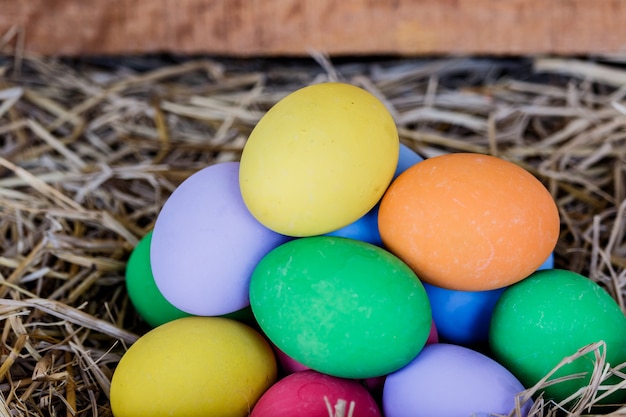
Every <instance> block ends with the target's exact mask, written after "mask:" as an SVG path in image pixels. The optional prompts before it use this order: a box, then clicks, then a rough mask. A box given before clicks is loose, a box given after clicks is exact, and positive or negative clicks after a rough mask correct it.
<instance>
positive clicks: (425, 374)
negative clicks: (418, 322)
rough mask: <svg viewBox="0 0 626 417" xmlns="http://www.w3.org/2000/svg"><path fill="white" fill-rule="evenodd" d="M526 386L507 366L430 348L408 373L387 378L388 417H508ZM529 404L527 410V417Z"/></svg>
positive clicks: (467, 352)
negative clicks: (495, 415)
mask: <svg viewBox="0 0 626 417" xmlns="http://www.w3.org/2000/svg"><path fill="white" fill-rule="evenodd" d="M523 390H524V387H523V386H522V384H521V383H520V382H519V381H518V380H517V379H516V378H515V376H513V374H512V373H511V372H509V371H508V370H507V369H506V368H504V367H503V366H502V365H500V364H499V363H497V362H496V361H494V360H492V359H491V358H489V357H487V356H485V355H483V354H481V353H479V352H476V351H474V350H471V349H468V348H466V347H462V346H457V345H451V344H446V343H437V344H433V345H428V346H426V347H425V348H424V349H423V350H422V351H421V352H420V354H419V355H418V356H417V357H416V358H415V359H414V360H413V361H411V363H409V364H408V365H407V366H405V367H404V368H402V369H400V370H399V371H397V372H394V373H392V374H390V375H388V376H387V379H386V380H385V385H384V387H383V414H384V415H385V417H459V416H475V417H487V416H491V415H493V414H497V415H508V414H509V413H510V412H511V411H513V410H514V409H515V396H516V395H518V394H519V393H520V392H522V391H523ZM529 409H530V404H526V405H524V407H523V408H522V410H523V415H526V414H527V413H528V410H529Z"/></svg>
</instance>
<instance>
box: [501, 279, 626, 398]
mask: <svg viewBox="0 0 626 417" xmlns="http://www.w3.org/2000/svg"><path fill="white" fill-rule="evenodd" d="M599 341H604V343H606V349H605V352H606V360H607V362H608V363H610V364H611V365H613V366H615V365H618V364H621V363H623V362H626V318H624V314H623V313H622V311H621V309H620V307H619V305H618V304H617V302H616V301H615V300H614V299H613V298H611V296H610V295H609V294H608V293H607V292H606V291H605V290H604V289H603V288H602V287H600V286H599V285H598V284H596V283H594V282H593V281H591V280H590V279H588V278H586V277H584V276H582V275H579V274H577V273H575V272H571V271H566V270H561V269H549V270H543V271H538V272H536V273H534V274H532V275H531V276H530V277H528V278H526V279H525V280H523V281H521V282H519V283H517V284H515V285H512V286H511V287H509V288H507V289H506V290H505V291H504V293H503V294H502V295H501V296H500V299H499V300H498V302H497V304H496V306H495V309H494V311H493V315H492V318H491V328H490V333H489V342H490V346H491V349H492V351H493V355H494V358H495V359H496V360H497V361H499V362H500V363H502V364H503V365H504V366H506V367H507V368H508V369H510V370H511V371H512V372H513V373H514V374H515V375H516V376H517V377H518V378H519V379H520V381H522V383H524V384H525V385H527V386H532V385H534V384H535V383H537V382H538V381H539V380H540V379H541V378H543V377H544V376H546V375H547V374H548V372H550V371H551V370H552V369H553V368H554V367H555V366H557V365H558V364H559V362H560V361H561V360H562V359H564V358H565V357H567V356H570V355H574V354H575V353H576V352H577V350H578V349H580V348H583V347H585V346H586V345H589V344H591V343H596V342H599ZM593 362H594V361H593V354H592V353H591V354H589V355H587V356H584V357H581V358H579V359H576V360H574V361H573V362H572V363H569V364H566V365H565V366H563V367H562V368H560V369H559V370H558V371H557V372H556V373H555V374H554V376H553V378H554V379H556V378H559V377H563V376H566V375H572V374H575V373H578V372H582V373H583V377H582V378H576V379H573V380H569V381H564V382H559V383H557V384H555V385H551V386H549V387H547V388H545V398H546V399H554V400H556V401H557V402H558V401H562V400H564V399H566V398H567V397H569V396H570V395H571V394H573V393H575V392H576V391H577V390H578V389H579V388H581V387H584V386H587V385H588V384H589V381H590V377H591V373H592V371H593V366H594V363H593ZM620 395H621V398H622V400H623V399H624V397H625V396H624V394H620Z"/></svg>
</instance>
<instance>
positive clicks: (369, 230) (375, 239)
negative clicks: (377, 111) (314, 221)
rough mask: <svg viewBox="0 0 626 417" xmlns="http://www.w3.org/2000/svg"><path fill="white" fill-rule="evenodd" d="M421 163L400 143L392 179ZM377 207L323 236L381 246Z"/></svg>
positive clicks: (416, 156)
mask: <svg viewBox="0 0 626 417" xmlns="http://www.w3.org/2000/svg"><path fill="white" fill-rule="evenodd" d="M421 161H423V159H422V157H421V156H419V155H418V154H417V153H415V151H413V150H412V149H411V148H409V147H408V146H406V145H405V144H403V143H401V144H400V155H399V157H398V165H397V167H396V172H395V174H394V176H393V179H396V178H397V177H398V176H399V175H400V174H402V173H403V172H404V171H406V170H407V169H409V168H410V167H412V166H413V165H415V164H417V163H418V162H421ZM378 207H379V204H376V205H375V206H374V208H373V209H371V210H370V211H369V212H368V213H367V214H365V215H364V216H363V217H361V218H360V219H358V220H356V221H355V222H353V223H351V224H349V225H347V226H344V227H342V228H341V229H338V230H335V231H333V232H330V233H327V234H326V235H325V236H337V237H346V238H349V239H355V240H361V241H363V242H367V243H371V244H372V245H376V246H383V241H382V239H381V237H380V232H379V231H378Z"/></svg>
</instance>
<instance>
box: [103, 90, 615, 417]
mask: <svg viewBox="0 0 626 417" xmlns="http://www.w3.org/2000/svg"><path fill="white" fill-rule="evenodd" d="M559 226H560V225H559V214H558V210H557V207H556V204H555V202H554V200H553V199H552V197H551V195H550V193H549V192H548V191H547V190H546V189H545V188H544V187H543V185H542V184H541V183H540V182H539V181H538V180H537V179H536V178H535V177H534V176H532V175H531V174H530V173H529V172H527V171H526V170H524V169H522V168H521V167H519V166H517V165H515V164H513V163H511V162H507V161H505V160H502V159H499V158H495V157H492V156H487V155H479V154H470V153H457V154H447V155H442V156H436V157H432V158H429V159H426V160H422V158H421V157H419V156H418V155H417V154H416V153H414V152H413V151H412V150H411V149H410V148H408V147H406V146H404V145H402V144H400V142H399V138H398V133H397V130H396V125H395V123H394V120H393V118H392V117H391V115H390V114H389V112H388V111H387V110H386V108H385V106H384V105H383V104H382V103H381V101H380V100H378V99H377V98H376V97H375V96H374V95H372V94H370V93H369V92H367V91H365V90H363V89H361V88H358V87H356V86H352V85H349V84H344V83H322V84H316V85H312V86H309V87H305V88H302V89H300V90H297V91H295V92H293V93H292V94H290V95H288V96H287V97H285V98H284V99H282V100H281V101H279V102H278V103H277V104H276V105H275V106H274V107H272V108H271V109H270V110H269V111H268V112H267V113H266V115H265V116H264V117H263V118H262V119H261V120H260V121H259V123H258V124H257V126H256V127H255V129H254V130H253V132H252V133H251V135H250V137H249V139H248V141H247V143H246V145H245V147H244V150H243V154H242V157H241V161H240V162H225V163H218V164H215V165H211V166H209V167H207V168H205V169H203V170H200V171H198V172H196V173H195V174H193V175H192V176H190V177H189V178H188V179H186V180H185V181H184V182H183V183H181V184H180V186H179V187H177V188H176V190H175V191H174V192H173V193H172V195H171V196H170V198H169V199H168V200H167V201H166V203H165V205H164V206H163V208H162V210H161V211H160V213H159V215H158V217H157V220H156V223H155V226H154V230H153V231H152V232H151V233H149V234H148V235H146V236H145V237H144V238H143V239H142V240H141V242H140V243H139V244H138V245H137V247H136V248H135V250H134V251H133V253H132V254H131V257H130V259H129V261H128V265H127V274H126V278H127V288H128V293H129V296H130V298H131V301H132V303H133V305H134V306H135V308H136V310H137V311H138V313H139V314H140V315H141V316H142V317H143V318H144V319H145V320H146V322H148V323H149V324H150V325H152V326H153V327H154V329H152V330H151V331H149V332H148V333H146V334H145V335H144V336H142V337H141V338H140V339H139V340H138V341H137V342H136V343H135V344H133V345H132V346H131V347H130V348H129V349H128V351H127V352H126V354H125V355H124V356H123V357H122V359H121V361H120V362H119V364H118V367H117V368H116V370H115V373H114V375H113V379H112V382H111V391H110V400H111V407H112V411H113V414H114V415H115V417H134V416H143V415H151V416H158V415H168V416H221V417H229V416H233V417H243V416H247V415H251V416H253V417H282V416H285V417H286V416H290V417H294V416H307V417H327V416H330V417H333V416H344V417H347V416H352V417H380V416H383V415H384V416H386V417H404V416H407V417H408V416H413V417H416V416H428V417H438V416H471V415H476V416H488V415H491V414H504V415H507V414H509V413H511V412H512V411H513V410H515V409H516V396H517V395H518V394H519V393H520V392H522V391H523V390H524V389H525V388H529V387H531V386H532V385H534V384H535V383H537V382H538V381H540V380H541V378H543V377H544V375H546V374H547V373H548V372H549V371H551V370H552V368H553V367H555V366H556V365H557V364H558V363H559V362H560V361H561V360H562V359H563V358H564V357H565V356H568V355H571V354H574V353H575V352H576V351H577V349H579V348H581V347H583V346H585V345H587V344H590V343H595V342H598V341H603V342H604V343H605V354H606V357H607V362H609V363H610V364H613V365H617V364H619V363H622V362H625V361H626V319H625V318H624V315H623V314H622V312H621V310H620V308H619V306H618V305H617V303H616V302H615V301H614V300H613V299H612V298H611V297H610V296H609V295H608V293H606V292H605V291H604V290H603V289H602V288H601V287H599V286H598V285H597V284H595V283H593V282H592V281H591V280H589V279H587V278H585V277H582V276H580V275H578V274H576V273H573V272H570V271H566V270H558V269H553V268H552V251H553V249H554V247H555V245H556V243H557V240H558V237H559ZM590 359H592V358H589V357H583V358H580V359H578V360H575V361H572V362H571V363H569V364H567V365H566V366H564V367H563V368H561V369H560V370H559V372H557V373H556V374H555V375H554V376H555V377H559V376H564V375H570V374H576V373H580V374H581V376H580V377H579V378H574V379H568V380H566V381H564V382H562V383H558V384H555V385H552V386H550V387H548V388H547V389H546V390H545V392H544V396H545V397H546V398H548V399H554V400H556V401H562V400H565V399H567V398H568V397H569V396H570V395H573V394H575V393H576V392H577V390H579V389H581V388H583V387H585V386H586V385H587V384H588V382H589V378H590V374H591V371H592V369H593V361H592V360H590ZM623 397H624V396H623V395H621V394H619V393H617V394H614V395H613V396H612V397H609V400H610V401H622V400H623V399H624V398H623ZM530 405H531V403H530V402H526V403H525V404H521V406H522V407H521V413H522V414H524V413H527V412H528V410H529V408H530ZM517 406H518V407H519V404H517Z"/></svg>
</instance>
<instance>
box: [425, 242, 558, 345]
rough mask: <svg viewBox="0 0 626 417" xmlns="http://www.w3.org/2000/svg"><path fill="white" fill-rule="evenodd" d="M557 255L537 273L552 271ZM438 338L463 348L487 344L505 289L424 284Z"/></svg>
mask: <svg viewBox="0 0 626 417" xmlns="http://www.w3.org/2000/svg"><path fill="white" fill-rule="evenodd" d="M553 267H554V254H550V256H549V257H548V259H546V261H545V262H544V263H543V264H542V265H541V266H540V267H539V268H538V269H552V268H553ZM424 288H425V289H426V293H427V294H428V299H429V300H430V304H431V308H432V314H433V320H434V322H435V325H436V326H437V331H438V332H439V337H441V339H442V340H445V341H448V342H450V343H454V344H457V345H461V346H472V345H476V344H481V343H485V342H487V340H488V339H489V323H490V321H491V315H492V314H493V309H494V308H495V305H496V302H497V301H498V299H499V298H500V295H501V294H502V293H503V292H504V290H505V289H506V288H498V289H495V290H490V291H455V290H449V289H446V288H440V287H436V286H434V285H430V284H426V283H424Z"/></svg>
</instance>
